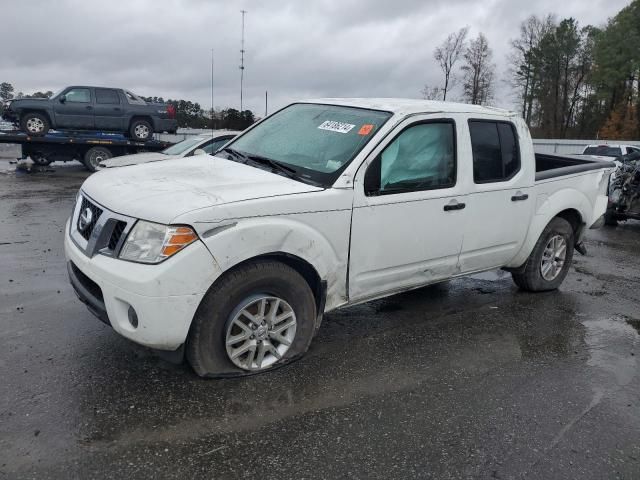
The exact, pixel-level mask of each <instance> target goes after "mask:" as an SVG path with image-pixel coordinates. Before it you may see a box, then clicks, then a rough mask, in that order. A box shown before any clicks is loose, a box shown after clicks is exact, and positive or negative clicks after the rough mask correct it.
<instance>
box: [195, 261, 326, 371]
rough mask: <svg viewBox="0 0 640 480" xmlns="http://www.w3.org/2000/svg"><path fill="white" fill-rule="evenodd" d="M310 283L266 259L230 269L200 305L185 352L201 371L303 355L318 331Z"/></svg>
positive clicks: (264, 366) (261, 366)
mask: <svg viewBox="0 0 640 480" xmlns="http://www.w3.org/2000/svg"><path fill="white" fill-rule="evenodd" d="M315 316H316V304H315V299H314V296H313V293H312V291H311V288H310V287H309V285H308V284H307V282H306V281H305V279H304V278H303V277H302V276H301V275H300V274H299V273H298V272H297V271H296V270H294V269H293V268H291V267H289V266H287V265H285V264H282V263H280V262H276V261H271V260H264V261H256V262H252V263H249V264H246V265H243V266H241V267H239V268H237V269H236V270H234V271H232V272H230V273H228V274H226V275H225V276H224V277H223V278H221V279H220V280H219V281H217V282H216V283H215V284H214V285H213V287H211V289H210V290H209V292H207V294H206V296H205V297H204V299H203V300H202V303H201V304H200V306H199V307H198V311H197V312H196V315H195V317H194V320H193V324H192V325H191V330H190V332H189V338H188V340H187V349H186V355H187V359H188V360H189V363H190V364H191V366H192V367H193V369H194V370H195V372H196V373H197V374H198V375H201V376H208V377H222V376H237V375H247V374H252V373H259V372H264V371H267V370H270V369H273V368H275V367H278V366H282V365H284V364H286V363H289V362H291V361H292V360H295V359H297V358H299V357H300V356H301V355H302V354H303V353H304V352H306V350H307V349H308V348H309V343H310V342H311V338H312V337H313V333H314V324H315Z"/></svg>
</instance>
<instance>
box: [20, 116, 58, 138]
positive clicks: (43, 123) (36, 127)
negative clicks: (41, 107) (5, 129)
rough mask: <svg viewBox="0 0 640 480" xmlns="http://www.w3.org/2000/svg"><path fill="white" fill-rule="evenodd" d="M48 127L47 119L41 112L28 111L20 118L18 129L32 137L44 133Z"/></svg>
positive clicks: (40, 135)
mask: <svg viewBox="0 0 640 480" xmlns="http://www.w3.org/2000/svg"><path fill="white" fill-rule="evenodd" d="M50 127H51V125H50V124H49V119H48V118H47V117H46V116H45V115H42V114H41V113H36V112H29V113H25V114H24V115H23V116H22V118H20V130H22V131H23V132H25V133H27V134H29V135H31V136H33V137H42V136H44V135H46V134H47V132H48V131H49V128H50Z"/></svg>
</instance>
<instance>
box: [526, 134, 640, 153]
mask: <svg viewBox="0 0 640 480" xmlns="http://www.w3.org/2000/svg"><path fill="white" fill-rule="evenodd" d="M609 143H613V144H622V145H638V146H640V141H638V140H624V141H623V140H553V139H544V138H534V139H533V149H534V150H535V151H536V152H537V153H555V154H558V155H571V154H576V153H582V152H583V151H584V147H586V146H587V145H606V144H609Z"/></svg>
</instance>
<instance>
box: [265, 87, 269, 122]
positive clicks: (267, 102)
mask: <svg viewBox="0 0 640 480" xmlns="http://www.w3.org/2000/svg"><path fill="white" fill-rule="evenodd" d="M268 105H269V91H268V90H265V91H264V116H265V117H266V116H267V115H268V114H267V106H268Z"/></svg>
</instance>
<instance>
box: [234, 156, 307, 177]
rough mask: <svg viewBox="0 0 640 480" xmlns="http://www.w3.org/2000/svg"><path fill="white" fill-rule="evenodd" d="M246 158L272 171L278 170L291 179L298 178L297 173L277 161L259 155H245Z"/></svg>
mask: <svg viewBox="0 0 640 480" xmlns="http://www.w3.org/2000/svg"><path fill="white" fill-rule="evenodd" d="M247 157H248V158H249V159H250V160H253V161H254V162H257V163H260V164H262V165H268V166H269V167H271V168H273V169H274V170H278V171H279V172H282V173H285V174H287V175H288V176H290V177H291V178H294V177H295V178H297V177H298V172H297V171H296V169H295V168H291V167H289V166H287V165H284V164H282V163H280V162H278V161H277V160H272V159H270V158H267V157H261V156H259V155H247Z"/></svg>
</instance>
